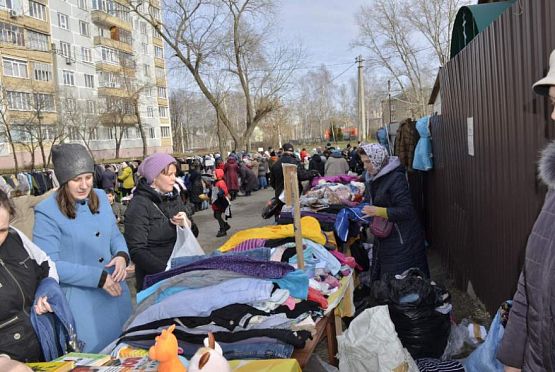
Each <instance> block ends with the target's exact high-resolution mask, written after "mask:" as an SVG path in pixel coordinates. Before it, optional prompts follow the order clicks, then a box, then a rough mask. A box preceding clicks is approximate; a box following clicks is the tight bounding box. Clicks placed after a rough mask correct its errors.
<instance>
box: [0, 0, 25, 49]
mask: <svg viewBox="0 0 555 372" xmlns="http://www.w3.org/2000/svg"><path fill="white" fill-rule="evenodd" d="M0 1H1V0H0ZM0 42H3V43H10V44H15V45H21V46H23V45H25V41H24V39H23V28H21V27H17V26H14V25H10V24H9V23H3V22H0Z"/></svg>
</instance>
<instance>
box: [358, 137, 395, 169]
mask: <svg viewBox="0 0 555 372" xmlns="http://www.w3.org/2000/svg"><path fill="white" fill-rule="evenodd" d="M360 147H362V149H363V150H364V152H365V153H366V155H367V156H368V158H369V159H370V163H372V167H374V171H375V172H376V173H378V172H379V171H380V170H381V169H382V168H383V167H384V166H386V165H387V162H388V161H389V154H388V153H387V150H386V148H385V147H383V146H382V145H380V144H378V143H367V144H364V145H360Z"/></svg>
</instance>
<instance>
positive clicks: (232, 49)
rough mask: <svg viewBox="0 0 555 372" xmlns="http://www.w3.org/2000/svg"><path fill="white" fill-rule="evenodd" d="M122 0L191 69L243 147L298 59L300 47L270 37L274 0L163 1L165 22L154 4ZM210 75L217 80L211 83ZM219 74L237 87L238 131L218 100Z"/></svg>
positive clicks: (285, 86)
mask: <svg viewBox="0 0 555 372" xmlns="http://www.w3.org/2000/svg"><path fill="white" fill-rule="evenodd" d="M127 2H128V5H129V6H130V7H131V8H132V9H133V10H134V11H135V12H137V13H138V14H139V15H140V17H141V18H143V19H144V20H145V21H147V22H148V23H149V24H151V25H152V26H153V27H154V30H155V32H156V33H157V34H158V35H159V36H161V37H162V38H163V39H164V40H165V41H166V43H167V45H168V46H169V47H170V48H171V49H172V51H173V53H175V57H176V58H177V59H178V60H179V61H180V62H181V63H182V65H183V66H185V68H186V69H187V70H188V71H189V72H190V74H191V75H192V77H193V78H194V80H195V83H196V84H197V86H198V88H199V89H200V91H201V92H202V93H203V94H204V95H205V97H206V98H207V99H208V101H209V102H210V103H211V104H212V106H213V107H214V109H215V111H216V113H217V116H218V117H219V118H220V120H221V123H222V125H223V126H224V127H226V128H227V130H228V131H229V133H230V135H231V137H232V138H233V141H234V147H235V149H238V148H243V147H244V145H245V143H247V141H248V139H249V138H250V136H251V134H252V133H253V130H254V129H255V128H256V127H257V125H258V124H259V123H260V121H261V120H262V119H263V118H264V117H265V116H266V115H268V114H269V113H270V112H272V111H274V110H275V109H276V107H277V105H278V102H279V101H280V98H281V97H282V96H283V94H285V92H286V91H287V90H288V88H289V87H290V81H291V77H292V73H293V71H294V69H295V67H296V66H297V65H298V64H299V63H300V61H301V50H300V48H291V47H289V46H282V45H279V44H278V43H277V42H272V40H270V36H272V35H273V33H272V32H271V31H270V29H271V27H270V26H271V24H270V22H271V20H272V14H273V1H272V0H166V1H164V4H163V7H164V12H165V14H166V22H164V23H162V20H161V16H160V10H159V9H157V8H155V7H153V6H150V7H149V8H148V9H145V6H144V5H143V2H142V1H139V0H127ZM214 79H216V80H217V81H218V82H219V83H218V84H214ZM222 79H225V80H226V81H227V86H229V87H237V89H238V91H240V92H241V95H242V105H243V106H244V108H245V117H244V118H242V120H241V122H242V125H241V128H240V130H237V129H236V128H235V127H234V125H233V122H232V120H231V119H230V118H229V117H228V114H227V113H226V111H225V110H224V107H223V103H222V101H221V100H219V99H218V94H219V93H221V90H220V89H219V88H220V83H221V81H222Z"/></svg>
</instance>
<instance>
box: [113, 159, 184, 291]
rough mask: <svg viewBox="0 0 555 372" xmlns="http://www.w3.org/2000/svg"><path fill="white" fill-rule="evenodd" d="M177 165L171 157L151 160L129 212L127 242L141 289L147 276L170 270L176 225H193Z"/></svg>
mask: <svg viewBox="0 0 555 372" xmlns="http://www.w3.org/2000/svg"><path fill="white" fill-rule="evenodd" d="M176 171H177V162H176V161H175V159H174V158H173V157H171V156H170V155H168V154H162V153H156V154H152V155H150V156H149V157H147V158H146V159H145V160H144V161H143V162H142V163H141V166H140V167H139V173H140V174H141V176H142V177H141V179H140V180H139V184H138V185H137V187H136V189H135V191H134V192H133V199H131V202H130V203H129V206H128V207H127V211H126V212H125V233H124V236H125V240H126V241H127V247H128V248H129V253H130V254H131V260H132V261H133V262H134V263H135V277H136V282H137V283H136V285H137V290H141V289H142V288H143V279H144V277H145V275H149V274H155V273H158V272H161V271H164V270H165V269H166V265H167V262H168V259H169V258H170V256H171V253H172V251H173V246H174V244H175V241H176V240H177V230H176V226H189V227H191V221H190V220H189V219H188V218H187V215H186V207H185V204H184V203H183V201H182V200H181V198H180V196H179V192H178V191H177V190H176V189H175V188H174V185H175V177H176Z"/></svg>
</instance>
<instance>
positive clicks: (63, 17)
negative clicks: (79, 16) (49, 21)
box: [58, 13, 69, 30]
mask: <svg viewBox="0 0 555 372" xmlns="http://www.w3.org/2000/svg"><path fill="white" fill-rule="evenodd" d="M58 27H60V28H63V29H64V30H69V17H68V16H67V14H64V13H58Z"/></svg>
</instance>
